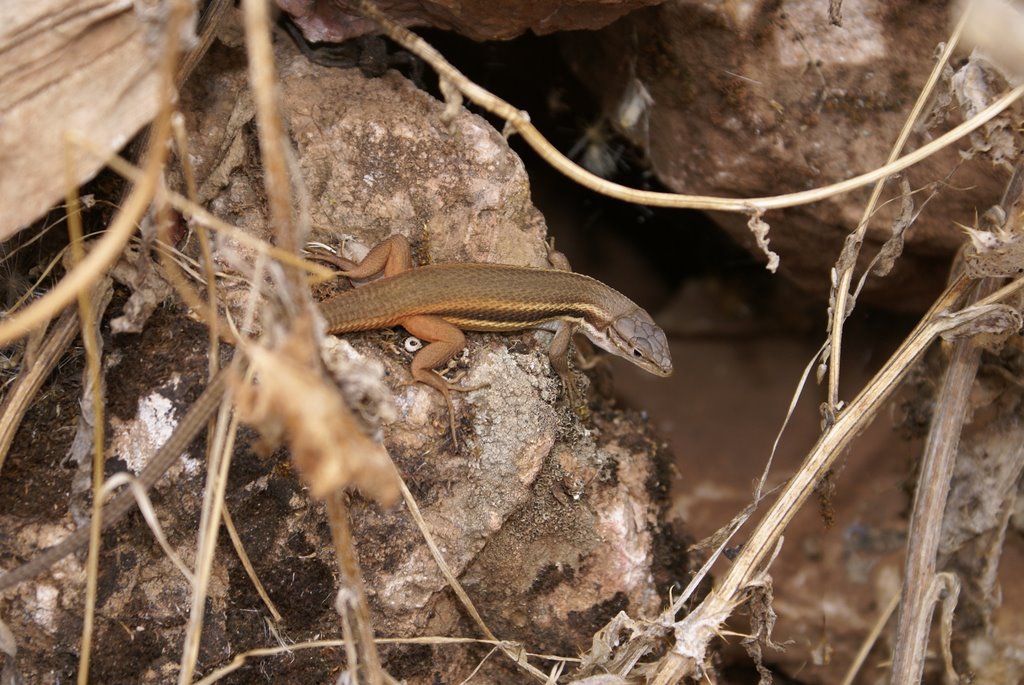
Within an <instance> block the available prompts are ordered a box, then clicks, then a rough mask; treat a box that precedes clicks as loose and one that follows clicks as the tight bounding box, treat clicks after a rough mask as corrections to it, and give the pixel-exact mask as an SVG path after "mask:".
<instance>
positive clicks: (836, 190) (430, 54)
mask: <svg viewBox="0 0 1024 685" xmlns="http://www.w3.org/2000/svg"><path fill="white" fill-rule="evenodd" d="M357 6H358V8H359V11H361V12H362V13H363V14H365V15H366V16H367V17H369V18H370V19H372V20H373V21H375V22H377V23H378V24H379V25H380V27H381V28H382V29H384V32H385V33H387V35H388V37H389V38H391V39H392V40H394V41H395V42H397V43H399V44H400V45H401V46H402V47H404V48H405V49H406V50H408V51H409V52H411V53H413V54H414V55H416V56H417V57H419V58H420V59H422V60H423V61H424V62H426V63H427V64H429V65H430V66H431V67H432V68H433V69H434V70H435V71H436V72H437V73H438V76H439V77H440V79H441V89H442V92H444V93H445V95H446V97H449V96H452V95H455V94H457V93H461V94H463V95H465V96H466V97H467V98H469V99H470V100H472V101H473V102H474V103H475V104H477V105H479V106H480V107H483V108H484V109H486V110H487V111H489V112H491V113H492V114H495V115H497V116H499V117H501V118H502V119H504V120H505V121H506V122H507V123H508V126H510V127H511V128H513V129H515V131H516V132H517V133H519V134H520V135H521V136H522V137H523V140H525V141H526V142H527V143H528V144H529V145H530V147H532V148H533V149H534V150H535V151H536V152H537V154H539V155H540V156H541V157H542V158H543V159H544V160H545V161H546V162H547V163H548V164H550V165H551V166H552V167H554V168H555V169H557V170H558V171H559V172H561V173H563V174H565V175H566V176H568V177H569V178H571V179H572V180H574V181H576V182H577V183H579V184H580V185H582V186H584V187H586V188H589V189H591V190H593V191H595V192H598V193H601V194H602V195H607V196H608V197H613V198H615V199H618V200H623V201H625V202H633V203H635V204H640V205H647V206H650V207H668V208H676V209H703V210H708V211H718V212H739V213H743V214H750V215H757V214H759V213H762V212H765V211H767V210H770V209H782V208H784V207H795V206H797V205H805V204H810V203H812V202H819V201H821V200H825V199H827V198H829V197H832V196H834V195H841V194H843V193H848V192H850V191H852V190H856V189H858V188H861V187H863V186H867V185H870V184H872V183H875V182H876V181H880V180H883V179H885V178H886V177H888V176H891V175H893V174H895V173H898V172H900V171H903V170H904V169H906V168H907V167H910V166H913V165H914V164H917V163H918V162H920V161H921V160H923V159H926V158H928V157H930V156H931V155H933V154H935V153H936V152H938V151H939V150H941V149H943V148H945V147H947V146H949V145H951V144H952V143H954V142H956V141H957V140H959V139H960V138H963V137H964V136H966V135H968V134H969V133H971V132H972V131H975V130H977V129H978V128H980V127H982V126H984V125H985V124H986V123H988V122H989V121H991V120H992V119H993V118H995V117H996V116H998V115H999V114H1000V113H1002V112H1003V111H1004V110H1006V109H1007V108H1008V107H1009V106H1010V105H1012V104H1013V103H1014V102H1016V101H1017V100H1018V99H1019V98H1020V97H1021V96H1022V95H1024V85H1020V86H1018V87H1016V88H1014V89H1013V90H1011V91H1009V92H1008V93H1006V94H1005V95H1004V96H1003V97H1001V98H1000V99H999V100H997V101H996V102H994V103H992V104H991V105H990V106H989V107H987V108H985V109H984V110H982V111H981V112H979V113H978V114H977V115H976V116H974V117H971V118H970V119H968V120H967V121H965V122H963V123H961V124H960V125H959V126H956V127H954V128H953V129H951V130H950V131H948V132H947V133H945V134H944V135H942V136H939V137H938V138H936V139H935V140H933V141H931V142H930V143H928V144H927V145H924V146H922V147H920V148H918V149H917V150H915V151H913V152H911V153H909V154H907V155H905V156H903V157H900V158H899V159H897V160H895V161H893V162H892V163H890V164H886V165H884V166H882V167H879V168H877V169H873V170H872V171H869V172H866V173H863V174H861V175H859V176H855V177H853V178H850V179H847V180H845V181H840V182H838V183H833V184H831V185H827V186H822V187H821V188H814V189H811V190H805V191H801V192H797V193H786V194H784V195H771V196H766V197H749V198H737V199H734V198H722V197H711V196H707V195H684V194H679V193H663V192H654V191H649V190H636V189H635V188H627V187H626V186H623V185H619V184H618V183H612V182H611V181H609V180H607V179H604V178H601V177H600V176H596V175H594V174H592V173H590V172H589V171H587V170H585V169H583V168H582V167H580V166H579V165H577V164H576V163H575V162H573V161H572V160H571V159H569V158H568V157H566V156H565V155H563V154H562V153H561V152H560V151H559V150H558V149H557V148H556V147H555V146H554V145H552V144H551V143H550V142H548V140H547V139H546V138H545V137H544V136H543V135H542V134H541V133H540V131H538V130H537V128H536V127H535V126H534V125H533V124H531V123H530V117H529V115H528V114H527V113H526V112H523V111H520V110H518V109H516V108H515V107H513V106H512V105H511V104H509V103H508V102H506V101H505V100H502V99H501V98H499V97H498V96H496V95H494V94H493V93H491V92H490V91H488V90H486V89H485V88H482V87H481V86H479V85H477V84H476V83H474V82H473V81H471V80H469V79H468V78H467V77H466V76H465V75H464V74H462V72H460V71H459V70H458V69H456V68H455V67H454V66H452V65H451V63H450V62H448V61H447V60H446V59H445V58H444V57H443V56H441V53H439V52H438V51H437V50H435V49H434V48H433V47H432V46H431V45H430V44H429V43H427V42H426V41H425V40H423V39H422V38H420V37H419V36H417V35H416V34H414V33H412V32H411V31H409V30H407V29H405V28H403V27H401V26H399V25H397V24H395V23H394V22H393V21H391V20H390V19H388V18H387V17H386V16H385V15H384V14H383V13H382V12H381V11H380V10H379V9H377V7H376V6H374V5H373V4H372V3H370V2H369V1H368V0H359V2H358V3H357ZM452 102H454V103H455V104H458V102H457V100H454V99H453V100H450V103H449V104H451V103H452Z"/></svg>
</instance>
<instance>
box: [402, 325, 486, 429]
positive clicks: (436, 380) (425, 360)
mask: <svg viewBox="0 0 1024 685" xmlns="http://www.w3.org/2000/svg"><path fill="white" fill-rule="evenodd" d="M401 325H402V328H404V329H405V330H407V331H409V333H411V334H412V335H415V336H416V337H417V338H419V339H420V340H423V341H425V342H427V343H428V344H427V345H426V346H425V347H424V348H423V349H422V350H420V351H419V352H417V353H416V356H415V357H413V359H412V365H411V371H412V377H413V379H415V380H417V381H419V382H420V383H423V384H425V385H429V386H430V387H432V388H434V389H435V390H437V391H438V392H439V393H441V396H442V397H444V401H445V403H446V404H447V405H448V421H449V424H450V425H451V431H452V441H453V442H454V443H455V444H456V445H458V437H457V432H456V425H455V405H454V404H453V403H452V396H451V393H452V391H455V392H470V391H473V390H479V389H480V388H481V387H484V386H483V385H478V386H462V385H456V384H455V383H450V382H449V381H447V380H445V379H444V378H442V377H441V374H439V373H438V372H437V371H436V369H437V368H438V367H439V366H442V365H443V364H446V363H447V362H448V361H449V360H450V359H452V358H453V357H454V356H455V355H456V354H458V353H459V352H460V351H461V350H462V349H463V348H464V347H465V346H466V336H465V334H464V333H463V332H462V330H461V329H459V328H458V327H457V326H454V325H453V324H450V323H448V322H447V321H445V320H444V319H442V318H440V317H437V316H428V315H422V314H420V315H416V316H410V317H408V318H406V319H403V320H402V322H401Z"/></svg>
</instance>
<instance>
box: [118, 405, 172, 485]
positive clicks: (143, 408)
mask: <svg viewBox="0 0 1024 685" xmlns="http://www.w3.org/2000/svg"><path fill="white" fill-rule="evenodd" d="M111 424H112V425H113V428H114V437H113V440H112V441H111V447H110V449H111V453H112V455H113V456H115V457H117V458H120V459H123V460H124V461H125V463H126V464H127V465H128V468H129V469H131V470H132V471H133V472H135V473H139V472H140V471H142V469H143V468H144V467H145V466H146V464H147V463H148V462H149V460H150V459H151V458H152V456H153V455H154V454H155V453H156V451H157V450H158V449H160V446H161V445H163V444H164V443H165V442H167V440H168V439H169V438H170V437H171V433H173V432H174V429H175V428H177V426H178V420H177V417H176V416H175V410H174V403H173V402H171V400H169V399H167V398H166V397H164V396H163V395H161V394H159V393H157V392H154V393H152V394H150V395H148V396H146V397H143V398H141V399H140V400H139V404H138V409H137V410H136V413H135V418H134V419H133V420H131V421H118V420H117V419H116V418H114V417H112V418H111Z"/></svg>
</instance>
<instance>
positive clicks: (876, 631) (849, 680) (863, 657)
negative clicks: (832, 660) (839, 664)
mask: <svg viewBox="0 0 1024 685" xmlns="http://www.w3.org/2000/svg"><path fill="white" fill-rule="evenodd" d="M901 592H902V588H900V590H897V591H896V592H894V593H893V595H892V597H891V598H890V599H889V603H888V604H886V605H885V608H884V609H882V613H881V614H879V615H878V618H877V619H876V620H875V624H874V625H873V626H871V631H870V632H869V633H868V634H867V636H866V637H865V638H864V641H863V642H862V643H861V645H860V649H858V650H857V654H856V656H854V658H853V662H852V663H851V664H850V667H849V668H848V669H847V671H846V675H845V676H843V682H842V683H841V684H840V685H853V681H854V680H855V679H856V678H857V674H858V673H860V669H861V668H862V667H863V666H864V662H865V661H867V658H868V654H870V653H871V649H872V648H873V647H874V646H875V643H876V642H878V636H879V635H881V634H882V631H883V630H884V629H885V626H886V625H887V624H888V623H889V619H890V618H892V615H893V613H895V612H896V607H898V606H899V605H900V594H901Z"/></svg>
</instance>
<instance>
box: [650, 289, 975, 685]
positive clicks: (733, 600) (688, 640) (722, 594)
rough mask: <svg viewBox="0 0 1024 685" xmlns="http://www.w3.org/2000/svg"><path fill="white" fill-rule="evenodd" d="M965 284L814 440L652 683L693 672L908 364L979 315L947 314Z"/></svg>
mask: <svg viewBox="0 0 1024 685" xmlns="http://www.w3.org/2000/svg"><path fill="white" fill-rule="evenodd" d="M970 283H971V282H970V281H969V279H967V278H966V277H965V276H960V277H959V278H957V279H956V280H955V281H954V282H953V283H952V284H950V286H949V287H947V288H946V290H945V291H944V292H943V293H942V295H941V296H940V297H939V298H938V299H937V300H936V302H935V303H934V304H933V305H932V308H931V309H930V310H929V311H928V313H927V314H926V315H925V316H924V317H923V318H922V320H921V322H920V323H919V324H918V325H917V326H916V327H915V328H914V330H913V331H912V332H911V333H910V335H909V336H908V337H907V339H906V340H904V342H903V343H902V344H901V345H900V347H899V349H897V351H896V352H895V353H894V354H893V355H892V356H891V357H890V358H889V360H888V361H887V362H886V364H885V365H884V366H883V367H882V369H881V370H880V371H879V372H878V373H877V374H876V375H875V376H874V377H873V378H872V379H871V381H870V382H868V384H867V385H865V387H864V388H863V389H862V390H861V392H860V394H858V395H857V397H856V398H855V399H854V400H853V401H852V402H851V403H850V405H849V406H848V407H847V408H845V409H844V410H843V411H842V412H841V413H840V414H839V416H838V417H837V419H836V421H835V423H834V424H833V425H832V426H831V427H829V428H828V429H827V430H826V431H825V432H824V433H823V434H822V436H821V437H820V438H819V439H818V442H817V444H816V445H815V446H814V448H813V449H812V450H811V452H810V453H809V454H808V456H807V457H806V458H805V460H804V463H803V464H802V465H801V467H800V470H799V471H798V472H797V473H796V474H795V475H794V476H793V477H792V478H791V479H790V480H789V482H788V483H787V484H786V486H785V488H784V489H783V490H782V493H781V494H780V495H779V498H778V500H776V502H775V503H774V504H773V505H772V506H771V508H770V509H769V510H768V511H767V512H766V513H765V515H764V517H763V518H762V519H761V521H760V522H759V523H758V525H757V526H756V528H755V529H754V530H753V531H752V532H751V534H750V536H749V538H748V539H747V541H746V543H745V544H744V546H743V549H742V551H741V552H740V553H739V555H738V556H737V557H736V559H735V560H734V561H733V564H732V565H731V566H730V567H729V569H728V571H727V572H726V574H725V576H724V577H723V578H722V579H721V581H720V582H719V584H718V586H717V587H716V588H715V589H714V590H713V591H712V592H711V593H710V594H709V595H708V596H707V597H706V598H705V599H704V601H703V602H702V603H701V604H700V605H699V606H698V607H697V608H696V609H694V611H692V612H691V613H690V614H689V615H688V616H686V617H684V618H683V619H682V620H680V621H679V622H678V623H677V624H676V626H675V631H676V640H677V642H676V645H675V647H674V648H673V649H672V651H671V652H670V654H669V656H668V657H667V658H666V659H665V660H663V662H662V663H661V664H660V665H659V669H658V673H657V677H656V678H655V680H654V682H657V683H664V684H667V683H675V682H678V681H679V680H680V679H681V678H683V677H685V676H691V675H694V674H695V672H696V670H695V669H698V668H700V666H701V664H703V661H704V656H705V651H706V648H707V644H708V643H709V642H710V640H711V639H712V638H713V637H714V636H715V634H716V633H717V631H718V629H719V627H720V626H721V624H722V622H723V621H725V619H726V618H728V616H729V615H730V614H731V612H732V610H733V608H734V607H735V606H737V605H738V604H740V603H741V602H743V601H744V599H745V596H746V592H747V588H748V586H749V585H750V583H751V582H752V580H753V579H756V578H758V577H759V576H760V574H761V573H763V572H764V568H765V562H766V560H767V559H768V558H769V556H770V555H771V554H772V553H773V551H774V550H775V549H776V546H777V545H778V542H779V540H780V539H781V537H782V533H783V532H784V530H785V528H786V526H787V525H788V524H789V522H790V520H791V519H792V518H793V516H794V515H795V514H796V512H797V511H798V510H799V509H800V507H801V506H802V505H803V503H804V502H806V501H807V499H808V498H809V497H810V496H811V495H812V494H813V492H814V488H815V486H816V485H817V484H818V482H819V481H820V480H821V478H822V477H823V476H824V475H825V473H826V471H827V470H828V469H829V468H831V467H832V465H833V463H834V462H835V460H836V459H837V458H838V457H839V455H841V454H842V453H843V452H844V450H845V449H846V448H847V447H848V446H849V445H850V443H851V442H852V441H853V439H854V438H855V437H856V436H857V435H858V434H859V432H860V431H861V430H863V429H864V427H865V426H867V424H868V423H869V422H870V420H871V418H872V417H873V416H874V415H875V412H877V411H878V409H879V407H880V406H881V405H882V403H883V402H884V401H885V400H886V399H887V398H888V397H889V396H890V394H891V393H892V392H893V390H895V388H896V387H897V386H898V385H899V382H900V381H901V380H902V378H903V377H904V375H905V374H906V373H907V371H908V370H909V369H910V367H911V366H912V365H913V363H914V361H915V360H916V359H917V358H918V357H919V356H920V355H921V353H922V352H924V350H925V349H926V348H927V347H928V346H929V345H930V344H931V343H932V341H933V340H935V338H936V337H937V336H939V335H941V334H942V333H944V332H946V331H949V330H952V329H953V328H956V327H958V326H961V325H963V324H964V323H965V321H970V320H972V319H973V318H976V317H978V316H981V315H983V314H984V310H979V309H978V308H977V307H975V308H971V309H964V310H961V311H960V312H958V313H957V314H956V315H949V314H947V312H949V311H950V309H951V308H952V307H953V306H954V305H955V304H956V303H957V302H958V301H959V300H960V299H961V297H962V296H963V294H964V293H965V292H966V290H967V288H968V287H969V285H970Z"/></svg>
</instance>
